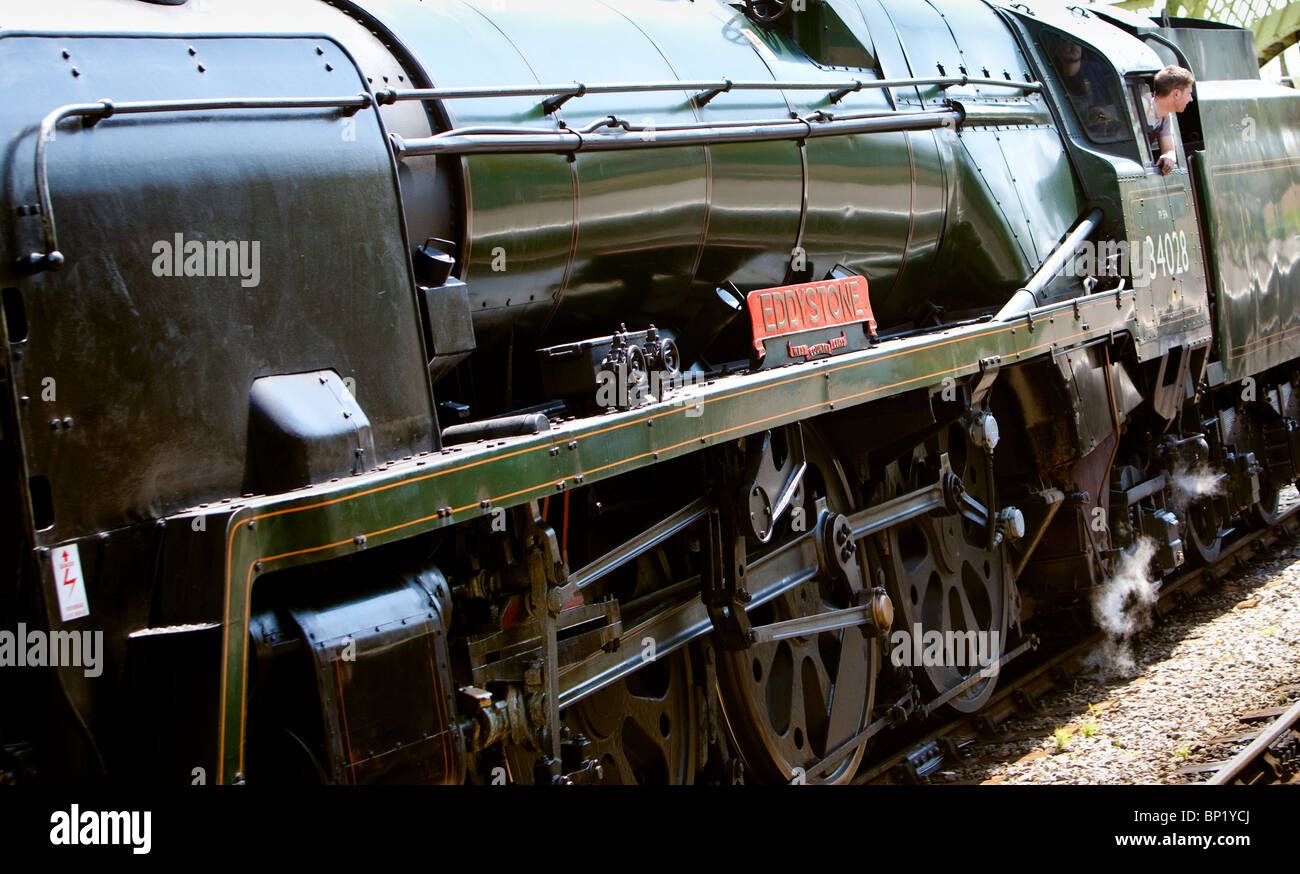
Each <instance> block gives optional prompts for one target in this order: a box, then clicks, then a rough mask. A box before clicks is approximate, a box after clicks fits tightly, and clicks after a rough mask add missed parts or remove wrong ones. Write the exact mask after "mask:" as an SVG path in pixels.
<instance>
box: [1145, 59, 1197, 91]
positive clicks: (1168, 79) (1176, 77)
mask: <svg viewBox="0 0 1300 874" xmlns="http://www.w3.org/2000/svg"><path fill="white" fill-rule="evenodd" d="M1195 83H1196V77H1195V76H1193V75H1192V71H1191V70H1188V69H1186V68H1185V67H1175V66H1172V65H1171V66H1168V67H1165V68H1164V69H1163V70H1161V71H1160V72H1159V73H1156V76H1155V81H1154V83H1153V84H1152V86H1151V91H1152V93H1153V94H1155V96H1157V97H1165V96H1167V95H1169V94H1172V93H1173V92H1174V91H1176V90H1178V89H1179V88H1191V87H1192V85H1194V84H1195Z"/></svg>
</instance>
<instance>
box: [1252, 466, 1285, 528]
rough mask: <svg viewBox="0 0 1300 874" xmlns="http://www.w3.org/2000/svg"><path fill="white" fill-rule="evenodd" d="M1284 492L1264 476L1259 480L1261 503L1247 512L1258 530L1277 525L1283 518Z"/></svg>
mask: <svg viewBox="0 0 1300 874" xmlns="http://www.w3.org/2000/svg"><path fill="white" fill-rule="evenodd" d="M1281 505H1282V490H1281V489H1280V488H1278V487H1277V485H1275V484H1274V483H1273V481H1272V480H1270V479H1269V478H1268V475H1267V474H1262V475H1261V476H1260V478H1259V501H1258V502H1257V503H1256V504H1254V505H1253V506H1252V507H1251V508H1250V510H1248V511H1247V513H1246V517H1247V519H1248V520H1249V521H1250V524H1251V525H1253V526H1254V527H1256V528H1267V527H1269V526H1271V525H1276V524H1277V522H1278V520H1279V519H1281V518H1282V511H1281V509H1280V507H1281Z"/></svg>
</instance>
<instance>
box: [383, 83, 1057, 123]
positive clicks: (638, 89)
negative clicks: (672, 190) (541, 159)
mask: <svg viewBox="0 0 1300 874" xmlns="http://www.w3.org/2000/svg"><path fill="white" fill-rule="evenodd" d="M926 85H936V86H939V87H942V88H953V87H965V86H967V85H974V86H975V87H987V88H1013V89H1015V90H1017V91H1021V92H1024V93H1036V92H1039V91H1042V90H1043V83H1042V82H1015V81H1012V80H1010V79H979V78H972V77H970V76H943V77H938V78H923V79H865V80H864V79H848V80H844V81H838V82H836V81H830V82H801V81H785V82H782V81H777V80H770V81H762V80H757V81H739V82H737V81H733V80H731V79H718V80H715V81H709V80H705V81H698V80H685V79H682V80H677V81H671V82H605V83H599V84H595V85H588V84H586V83H584V82H571V83H568V84H564V85H554V84H551V85H520V86H516V87H507V88H493V87H480V88H411V89H406V90H402V91H398V90H395V89H392V88H390V89H387V90H384V91H376V92H375V100H376V101H378V103H379V105H380V106H386V105H388V104H392V103H396V102H398V101H399V100H464V99H470V98H494V97H546V98H548V99H547V100H545V101H543V103H542V107H543V109H545V111H546V114H548V115H549V114H551V113H553V112H555V110H557V109H559V108H560V107H561V106H562V105H564V103H565V102H566V101H568V100H572V99H574V98H577V97H586V96H588V95H591V94H636V93H648V92H662V91H694V92H696V94H695V95H694V96H693V97H692V98H691V100H692V102H693V103H694V104H695V105H696V106H703V105H704V104H706V103H708V102H709V101H710V100H712V99H713V98H714V97H717V96H718V95H719V94H727V93H729V92H732V91H826V92H827V99H828V100H830V102H831V103H838V102H839V101H840V100H841V99H843V98H844V97H845V96H847V95H849V94H853V93H855V92H858V91H862V90H867V89H878V88H916V87H922V86H926Z"/></svg>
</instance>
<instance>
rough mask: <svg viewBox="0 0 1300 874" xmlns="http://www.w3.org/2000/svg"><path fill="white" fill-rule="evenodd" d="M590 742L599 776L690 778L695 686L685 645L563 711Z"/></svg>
mask: <svg viewBox="0 0 1300 874" xmlns="http://www.w3.org/2000/svg"><path fill="white" fill-rule="evenodd" d="M564 723H565V725H566V726H569V728H570V730H571V731H573V730H578V731H581V732H582V733H583V735H584V736H586V738H587V740H588V741H589V742H590V744H591V745H590V746H589V747H588V748H587V757H588V758H591V759H595V760H597V761H599V762H600V764H601V771H602V776H601V782H602V783H606V784H614V785H630V784H636V785H646V784H649V785H655V784H659V785H662V784H669V785H683V784H687V783H691V782H693V781H694V779H695V757H696V743H697V732H696V727H697V722H696V714H695V686H694V685H693V683H692V682H691V664H690V660H689V656H688V655H687V653H686V650H685V649H684V648H683V649H680V650H677V651H676V652H674V653H672V654H670V655H668V656H665V657H663V658H661V659H657V660H655V661H653V662H651V663H650V664H648V665H646V666H645V667H644V668H641V669H640V670H639V671H637V672H636V673H635V674H632V675H631V676H630V677H627V678H626V679H624V680H621V681H620V682H618V683H615V684H613V685H612V686H608V687H606V688H604V689H601V690H600V691H599V692H597V693H595V694H594V695H590V696H588V697H587V698H584V699H583V700H582V701H580V702H578V703H577V704H575V705H574V706H573V707H570V708H569V709H568V710H567V711H566V712H565V714H564Z"/></svg>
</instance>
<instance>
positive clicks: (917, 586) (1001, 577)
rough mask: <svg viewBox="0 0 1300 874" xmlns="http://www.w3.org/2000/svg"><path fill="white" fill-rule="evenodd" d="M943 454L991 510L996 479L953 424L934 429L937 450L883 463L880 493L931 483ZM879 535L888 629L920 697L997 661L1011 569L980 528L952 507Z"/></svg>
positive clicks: (970, 702)
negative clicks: (899, 640)
mask: <svg viewBox="0 0 1300 874" xmlns="http://www.w3.org/2000/svg"><path fill="white" fill-rule="evenodd" d="M943 452H946V453H947V455H948V462H949V465H950V467H951V471H952V473H954V474H956V475H957V476H958V477H960V479H961V482H962V485H963V487H964V489H965V491H966V493H967V494H969V495H971V496H972V497H973V498H975V499H976V500H977V501H979V502H980V503H981V504H982V505H984V507H985V508H990V507H991V504H990V500H991V498H992V497H993V490H994V484H993V483H992V482H990V481H989V479H988V474H987V471H986V464H985V456H984V453H983V452H982V451H981V450H980V449H978V448H977V447H976V446H975V445H973V444H972V443H971V441H970V437H969V436H968V434H967V432H966V429H965V428H963V427H961V425H960V424H954V425H953V426H952V427H950V428H949V429H948V431H947V432H945V433H944V434H942V435H940V438H939V454H935V453H933V452H928V451H927V450H925V449H924V448H918V449H916V450H915V451H914V452H913V454H912V455H911V456H910V457H904V458H902V459H900V460H899V461H897V462H895V463H893V464H891V465H890V466H889V468H888V470H887V471H886V476H885V493H886V494H885V497H886V498H893V497H897V496H898V495H904V494H907V493H909V492H912V491H915V490H916V489H919V488H923V487H925V486H927V485H930V484H932V483H934V482H935V481H936V479H937V477H938V476H939V475H940V472H941V457H942V455H941V454H942V453H943ZM887 539H888V542H889V559H890V560H889V562H888V564H887V568H888V573H887V574H886V580H887V585H888V589H889V595H890V597H891V598H892V599H893V602H894V610H895V620H894V625H895V628H901V629H902V630H903V631H904V632H905V638H904V639H905V640H906V641H907V642H908V644H910V646H909V649H910V652H909V653H907V656H908V660H907V661H905V662H904V663H905V664H907V663H910V664H911V665H912V669H913V674H914V676H915V677H916V679H917V682H918V685H919V686H920V687H921V690H922V693H923V694H925V695H926V696H927V697H930V696H938V695H942V694H943V693H944V692H946V691H948V690H949V689H951V688H953V687H955V686H957V685H958V684H959V683H961V682H963V681H964V680H966V679H967V678H969V677H971V676H973V675H975V674H977V673H979V672H980V671H982V670H983V669H984V667H985V666H987V665H989V664H991V663H993V662H995V661H997V660H998V659H999V658H1001V657H1002V652H1003V649H1004V648H1005V643H1006V637H1007V632H1008V630H1009V625H1010V610H1011V603H1012V601H1013V591H1012V585H1013V583H1012V580H1011V571H1010V567H1009V566H1008V563H1007V561H1006V560H1005V557H1004V551H1003V550H1001V549H996V550H990V549H989V548H988V540H989V539H988V531H987V529H986V528H985V526H983V525H980V524H976V523H975V522H972V521H971V520H970V519H968V518H966V517H964V516H962V515H960V514H957V513H954V514H950V515H945V516H938V517H936V516H921V517H918V518H916V519H912V520H910V521H908V522H905V523H903V524H902V525H897V526H894V527H893V528H891V529H889V532H888V534H887ZM970 632H974V633H973V634H971V633H970ZM918 634H919V635H920V637H919V639H917V635H918ZM918 652H919V653H920V655H921V658H920V664H919V665H918V664H916V662H917V658H916V654H917V653H918ZM996 684H997V676H996V674H992V675H991V676H988V677H985V678H983V679H981V680H979V681H978V682H976V683H975V684H974V685H972V686H971V687H970V688H969V689H967V690H966V691H964V692H962V693H961V694H958V695H956V696H954V697H952V698H951V699H949V700H948V702H947V704H948V706H949V707H951V708H952V709H953V710H956V711H958V712H960V713H973V712H975V711H977V710H979V709H980V708H981V707H983V706H984V704H985V702H986V701H988V699H989V696H991V695H992V694H993V689H994V686H995V685H996Z"/></svg>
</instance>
